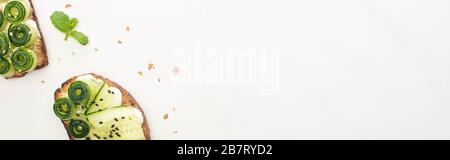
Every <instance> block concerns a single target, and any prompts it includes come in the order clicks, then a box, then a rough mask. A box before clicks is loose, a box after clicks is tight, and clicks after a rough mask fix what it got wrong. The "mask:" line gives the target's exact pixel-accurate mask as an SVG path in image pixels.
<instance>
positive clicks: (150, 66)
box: [148, 63, 155, 71]
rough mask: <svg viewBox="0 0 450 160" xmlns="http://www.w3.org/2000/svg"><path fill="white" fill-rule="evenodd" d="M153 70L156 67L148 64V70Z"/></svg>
mask: <svg viewBox="0 0 450 160" xmlns="http://www.w3.org/2000/svg"><path fill="white" fill-rule="evenodd" d="M152 69H155V65H154V64H151V63H149V64H148V70H149V71H151V70H152Z"/></svg>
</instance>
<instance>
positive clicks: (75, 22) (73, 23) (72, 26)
mask: <svg viewBox="0 0 450 160" xmlns="http://www.w3.org/2000/svg"><path fill="white" fill-rule="evenodd" d="M77 25H78V19H77V18H72V19H70V21H69V30H73V29H75V27H76V26H77Z"/></svg>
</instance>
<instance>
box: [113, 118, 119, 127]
mask: <svg viewBox="0 0 450 160" xmlns="http://www.w3.org/2000/svg"><path fill="white" fill-rule="evenodd" d="M114 120H115V121H116V122H119V119H117V118H114ZM113 128H114V127H113Z"/></svg>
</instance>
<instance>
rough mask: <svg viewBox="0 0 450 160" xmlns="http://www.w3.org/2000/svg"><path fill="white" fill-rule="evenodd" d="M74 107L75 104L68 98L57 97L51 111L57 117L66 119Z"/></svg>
mask: <svg viewBox="0 0 450 160" xmlns="http://www.w3.org/2000/svg"><path fill="white" fill-rule="evenodd" d="M74 107H75V105H74V104H73V103H72V101H70V99H69V98H59V99H57V100H56V102H55V104H54V105H53V111H54V112H55V114H56V116H58V117H59V118H61V119H68V118H70V116H71V115H72V112H73V111H74V109H75V108H74Z"/></svg>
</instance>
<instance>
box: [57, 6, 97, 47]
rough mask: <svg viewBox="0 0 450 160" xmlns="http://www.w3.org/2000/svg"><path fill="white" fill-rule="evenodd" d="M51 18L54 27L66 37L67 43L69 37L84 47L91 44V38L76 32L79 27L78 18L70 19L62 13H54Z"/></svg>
mask: <svg viewBox="0 0 450 160" xmlns="http://www.w3.org/2000/svg"><path fill="white" fill-rule="evenodd" d="M50 18H51V20H52V23H53V25H54V26H55V27H56V28H57V29H58V30H59V31H61V32H63V33H64V34H65V35H66V36H65V38H64V40H66V41H67V39H68V38H69V37H72V38H74V39H75V40H77V41H78V42H79V43H80V44H82V45H87V44H88V43H89V38H88V37H87V36H86V35H85V34H83V33H81V32H78V31H76V30H74V29H75V27H77V25H78V19H77V18H70V17H69V16H68V15H67V14H65V13H64V12H62V11H55V12H53V14H52V15H51V16H50Z"/></svg>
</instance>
